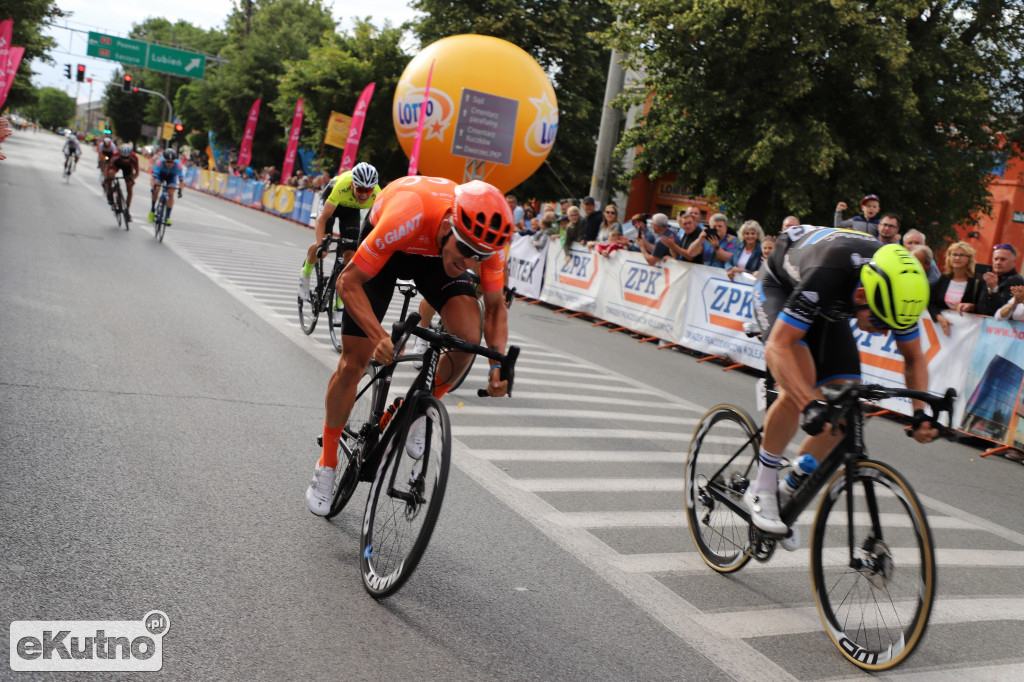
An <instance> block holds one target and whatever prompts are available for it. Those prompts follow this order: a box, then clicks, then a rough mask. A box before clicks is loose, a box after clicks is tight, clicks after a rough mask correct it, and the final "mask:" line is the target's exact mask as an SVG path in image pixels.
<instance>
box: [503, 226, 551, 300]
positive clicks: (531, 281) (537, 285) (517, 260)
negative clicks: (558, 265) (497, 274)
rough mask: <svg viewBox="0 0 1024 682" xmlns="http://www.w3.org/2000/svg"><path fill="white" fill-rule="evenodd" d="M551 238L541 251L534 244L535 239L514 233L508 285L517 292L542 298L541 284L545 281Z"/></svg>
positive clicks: (509, 252) (509, 254) (509, 259)
mask: <svg viewBox="0 0 1024 682" xmlns="http://www.w3.org/2000/svg"><path fill="white" fill-rule="evenodd" d="M550 241H551V240H550V239H549V240H548V241H547V242H545V244H544V248H543V249H541V250H540V251H538V250H537V247H535V246H534V245H533V239H532V238H531V237H528V236H524V235H514V236H513V237H512V246H511V247H510V248H509V250H508V285H509V286H510V287H515V289H516V292H517V293H518V294H520V295H522V296H529V297H530V298H540V291H541V286H542V285H543V283H544V265H545V263H546V262H547V255H548V254H547V252H548V251H549V250H551V249H550V248H549V244H550Z"/></svg>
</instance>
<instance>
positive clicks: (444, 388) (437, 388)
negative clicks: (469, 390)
mask: <svg viewBox="0 0 1024 682" xmlns="http://www.w3.org/2000/svg"><path fill="white" fill-rule="evenodd" d="M450 390H452V385H451V384H446V383H443V382H441V381H439V380H438V379H437V377H434V390H433V393H432V395H433V396H434V397H435V398H437V399H438V400H440V399H441V398H443V397H444V395H445V394H446V393H447V392H448V391H450Z"/></svg>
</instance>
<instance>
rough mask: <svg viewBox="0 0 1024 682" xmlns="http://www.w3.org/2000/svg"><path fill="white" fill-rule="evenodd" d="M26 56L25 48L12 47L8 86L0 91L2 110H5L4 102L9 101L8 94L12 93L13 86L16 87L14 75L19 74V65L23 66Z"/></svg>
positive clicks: (8, 60) (8, 69)
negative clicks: (22, 60)
mask: <svg viewBox="0 0 1024 682" xmlns="http://www.w3.org/2000/svg"><path fill="white" fill-rule="evenodd" d="M24 54H25V48H23V47H12V48H11V51H10V53H9V54H8V57H7V69H6V72H7V84H6V85H4V87H3V88H2V89H0V108H3V106H4V102H5V101H7V93H9V92H10V91H11V86H12V85H14V74H16V73H17V72H18V65H19V64H21V57H22V56H23V55H24Z"/></svg>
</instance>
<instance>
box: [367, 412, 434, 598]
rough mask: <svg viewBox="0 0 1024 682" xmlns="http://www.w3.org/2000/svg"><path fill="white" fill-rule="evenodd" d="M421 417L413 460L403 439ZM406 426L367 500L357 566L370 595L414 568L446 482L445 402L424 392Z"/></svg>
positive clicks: (394, 585)
mask: <svg viewBox="0 0 1024 682" xmlns="http://www.w3.org/2000/svg"><path fill="white" fill-rule="evenodd" d="M421 419H422V420H423V422H422V423H423V424H424V432H423V433H424V436H425V440H424V447H423V450H422V453H423V454H422V456H421V457H420V458H418V459H414V458H413V457H412V456H411V455H410V453H409V450H408V448H407V442H409V441H411V440H412V435H411V434H412V432H413V431H414V430H415V428H416V423H417V422H418V421H419V420H421ZM408 424H409V427H408V428H407V429H405V430H406V431H407V432H408V433H407V434H406V438H405V439H403V440H402V441H401V442H398V443H395V442H392V443H391V444H390V445H389V450H388V453H387V455H386V456H385V457H383V458H382V459H381V463H380V465H379V466H378V468H377V476H376V478H375V479H374V481H373V486H372V487H371V488H370V494H369V497H368V498H367V501H366V515H365V516H364V518H363V532H362V537H361V538H360V545H359V546H360V568H361V569H362V574H363V586H364V587H365V588H366V591H367V592H369V593H370V595H371V596H373V597H374V598H375V599H382V598H384V597H386V596H388V595H390V594H392V593H393V592H395V591H396V590H398V588H400V587H401V586H402V585H403V584H404V583H405V581H406V580H408V579H409V576H410V575H412V572H413V571H414V570H416V565H417V564H418V563H419V561H420V558H421V557H422V556H423V552H424V551H425V550H426V549H427V544H428V543H429V542H430V536H431V534H432V533H433V532H434V525H435V524H436V523H437V517H438V514H440V513H441V503H442V502H443V501H444V491H445V486H446V485H447V483H448V466H449V460H450V458H451V448H452V441H451V432H450V425H449V422H448V413H447V412H445V409H444V406H443V405H441V403H440V402H439V401H438V400H437V399H436V398H433V397H431V396H423V397H421V398H419V399H418V400H417V402H416V405H415V406H414V407H413V411H412V413H411V414H410V415H409V422H408ZM393 435H395V434H394V433H386V434H385V436H384V437H385V438H387V437H392V436H393Z"/></svg>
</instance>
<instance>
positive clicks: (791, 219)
mask: <svg viewBox="0 0 1024 682" xmlns="http://www.w3.org/2000/svg"><path fill="white" fill-rule="evenodd" d="M799 224H800V219H799V218H797V217H796V216H795V215H788V216H786V217H785V218H783V219H782V232H785V231H786V230H788V229H789V228H791V227H796V226H797V225H799ZM772 248H775V247H772ZM765 258H767V256H765Z"/></svg>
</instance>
